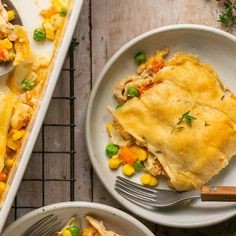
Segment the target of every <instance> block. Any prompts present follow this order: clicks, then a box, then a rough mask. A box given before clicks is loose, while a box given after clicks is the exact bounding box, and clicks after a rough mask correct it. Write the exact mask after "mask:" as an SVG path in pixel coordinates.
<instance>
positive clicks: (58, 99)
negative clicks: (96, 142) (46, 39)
mask: <svg viewBox="0 0 236 236" xmlns="http://www.w3.org/2000/svg"><path fill="white" fill-rule="evenodd" d="M77 44H78V42H77V41H76V39H73V40H72V43H71V45H70V49H69V52H68V63H67V65H64V67H63V69H62V72H61V73H62V74H63V79H64V80H65V81H66V82H64V83H66V84H67V88H66V89H67V90H69V92H68V91H67V93H68V94H67V95H65V96H64V95H63V96H57V95H56V96H53V97H52V103H53V102H55V103H57V110H58V108H59V109H60V106H61V104H62V103H63V102H66V104H67V107H66V109H64V110H66V111H65V112H67V113H68V115H67V117H66V118H65V119H64V120H63V121H60V123H58V122H57V121H52V122H51V121H50V123H47V121H45V122H44V123H43V125H42V128H41V133H40V135H39V140H38V141H39V142H40V143H41V145H40V148H38V147H35V150H34V151H33V154H32V157H31V159H34V158H36V157H35V156H37V158H40V163H41V167H40V168H39V169H38V170H37V166H34V167H33V168H34V170H35V172H37V171H39V172H40V177H37V178H34V177H27V176H25V177H24V178H23V181H22V184H21V185H25V186H26V187H25V188H24V190H23V191H22V190H21V188H20V189H19V192H18V194H17V196H16V198H15V202H14V204H13V206H12V210H11V213H10V217H9V218H10V220H9V219H8V223H11V222H12V221H14V220H16V219H17V218H19V217H20V216H21V215H23V214H25V213H27V212H28V211H31V210H34V209H36V208H39V207H42V206H45V205H47V204H48V202H47V201H46V200H47V199H46V197H45V192H46V190H47V191H48V185H47V184H48V183H52V184H54V185H55V183H56V182H60V183H62V185H60V186H63V184H66V185H67V190H68V189H69V190H68V191H67V192H66V191H65V192H66V193H65V194H67V199H66V200H69V201H73V200H74V198H75V196H74V194H75V176H74V175H75V173H74V172H75V153H76V151H75V99H76V98H75V95H74V83H75V69H74V52H75V48H76V46H77ZM60 79H61V78H60ZM58 83H59V84H60V83H61V81H60V80H59V81H58ZM63 86H64V85H63ZM63 86H62V88H63ZM63 90H64V88H63ZM49 112H51V111H50V109H49V111H48V113H49ZM49 128H55V129H57V130H58V129H60V128H63V129H66V131H64V132H67V131H68V132H69V134H68V137H69V141H68V147H64V146H65V145H64V146H63V140H62V141H61V143H60V142H59V143H58V142H57V143H56V144H57V147H58V148H57V150H54V149H55V148H54V147H53V146H50V149H48V148H46V145H47V141H46V140H47V139H48V138H47V134H46V131H47V130H48V129H49ZM55 138H56V137H55ZM40 139H41V140H40ZM36 146H37V145H36ZM64 148H66V149H67V150H66V149H64ZM58 149H59V150H58ZM60 149H61V150H60ZM52 155H54V156H56V157H57V156H58V158H57V159H58V160H59V161H62V160H63V158H68V165H67V167H69V170H68V171H67V172H68V176H62V177H58V178H54V177H51V178H50V177H47V176H46V174H45V173H46V171H45V166H46V165H45V162H46V161H47V159H50V156H52ZM31 161H32V160H31ZM31 161H30V162H31ZM59 165H61V166H62V168H64V166H63V165H64V163H61V164H60V163H59ZM28 168H29V167H28ZM31 183H37V188H39V190H37V191H36V192H37V194H36V195H37V198H38V199H40V200H39V201H38V202H37V203H36V204H32V201H31V200H32V198H34V197H35V193H34V194H32V190H31V189H30V188H31V187H30V186H31ZM27 186H28V187H27ZM62 188H63V187H62ZM27 191H28V193H29V197H28V199H30V200H28V201H27V197H26V199H25V200H24V201H23V204H22V197H21V196H19V195H21V192H24V196H25V195H26V194H27ZM39 195H40V196H39ZM22 212H23V213H22Z"/></svg>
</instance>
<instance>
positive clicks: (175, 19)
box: [7, 0, 236, 236]
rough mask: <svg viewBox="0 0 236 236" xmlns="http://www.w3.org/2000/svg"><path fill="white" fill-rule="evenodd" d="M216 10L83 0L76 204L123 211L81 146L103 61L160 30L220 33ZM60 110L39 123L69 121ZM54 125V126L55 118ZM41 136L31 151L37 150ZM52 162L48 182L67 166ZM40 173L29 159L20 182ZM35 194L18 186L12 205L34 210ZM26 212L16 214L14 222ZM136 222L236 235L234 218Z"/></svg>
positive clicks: (178, 3) (162, 0)
mask: <svg viewBox="0 0 236 236" xmlns="http://www.w3.org/2000/svg"><path fill="white" fill-rule="evenodd" d="M221 9H222V7H221V6H220V5H219V3H218V2H216V1H215V0H85V2H84V5H83V9H82V13H81V16H80V18H79V21H78V25H77V28H76V32H75V37H77V39H78V40H79V45H78V47H77V49H76V58H75V62H76V72H75V73H76V81H75V86H76V88H75V93H76V102H75V108H76V112H75V114H76V117H75V123H76V125H77V126H76V133H75V143H76V156H75V160H76V165H75V166H76V170H75V178H76V182H75V187H76V188H75V199H76V200H82V201H93V202H99V203H105V204H107V205H111V206H114V207H117V208H120V209H123V208H122V207H121V206H120V205H119V204H118V203H117V202H116V201H115V200H114V199H113V198H112V197H111V195H110V194H109V193H108V192H107V191H106V190H105V189H104V187H103V185H102V184H101V182H100V180H99V179H98V177H97V176H96V174H95V173H94V171H93V170H92V167H91V164H90V162H89V158H88V154H87V150H86V145H85V130H84V121H85V112H86V106H87V101H88V97H89V94H90V91H91V89H92V87H93V84H94V81H95V80H96V78H97V76H98V74H99V72H100V71H101V69H102V67H103V66H104V64H105V63H106V62H107V60H108V59H109V58H110V57H111V56H112V55H113V54H114V53H115V52H116V51H117V50H118V49H119V48H120V47H121V46H122V45H124V44H125V43H126V42H128V41H129V40H130V39H133V38H134V37H135V36H137V35H139V34H142V33H144V32H146V31H149V30H151V29H155V28H158V27H160V26H164V25H169V24H181V23H194V24H203V25H208V26H213V27H216V28H222V29H224V28H223V27H222V26H221V24H220V23H219V22H217V17H218V14H219V12H220V10H221ZM232 33H235V32H232ZM66 63H68V62H66ZM67 89H68V86H67V84H66V82H65V79H64V78H63V75H62V78H61V79H60V81H59V83H58V86H57V88H56V91H55V94H60V95H61V94H62V93H64V92H65V91H66V90H67ZM65 93H66V92H65ZM63 108H64V109H68V108H66V105H63V106H61V105H60V106H58V105H55V104H51V105H50V112H48V114H47V116H46V119H45V122H50V120H51V119H52V118H53V117H54V118H55V114H56V113H57V112H59V113H60V117H61V116H62V117H63V118H64V119H66V120H69V116H68V114H67V113H68V112H61V111H63V110H62V109H63ZM57 119H58V120H60V119H61V118H57ZM47 132H48V133H47V134H46V143H47V145H48V146H51V145H53V146H54V147H55V146H56V147H57V148H58V149H60V148H64V146H66V145H67V144H68V136H69V134H68V133H66V131H58V129H55V128H54V129H53V130H49V131H47ZM41 135H42V134H41ZM41 135H40V137H39V139H38V142H37V144H36V147H35V149H37V147H39V146H40V145H41ZM63 145H64V146H63ZM34 155H36V154H34ZM58 158H59V157H58V156H55V157H50V159H49V158H48V159H46V160H47V161H46V162H45V165H46V167H45V172H46V173H45V175H47V176H53V177H54V178H56V176H66V175H68V171H67V170H66V168H67V167H68V162H67V161H66V160H65V161H64V164H63V165H61V164H60V163H59V162H58V161H57V160H58ZM60 158H63V157H60ZM64 159H65V158H64ZM40 168H42V167H40V164H39V161H38V160H37V157H35V156H34V157H32V159H31V161H30V164H29V167H28V169H27V171H26V176H27V177H28V178H37V173H38V172H39V169H40ZM67 189H68V188H67V187H63V186H61V185H60V183H58V184H57V185H56V184H54V185H48V186H47V190H48V191H47V193H46V194H45V196H44V197H45V201H44V203H45V204H50V203H55V202H60V201H67V200H69V198H68V196H66V194H65V192H66V190H67ZM40 191H41V189H40V186H39V185H37V183H34V184H32V183H28V184H22V185H21V187H20V190H19V193H18V204H22V205H24V204H29V203H30V204H31V205H33V206H36V207H37V206H38V202H40V201H41V199H39V198H40V197H39V196H40V194H39V193H40ZM30 210H31V209H22V210H21V211H20V212H19V213H18V216H20V215H23V214H25V213H26V212H27V211H30ZM123 210H124V209H123ZM13 220H14V219H13V212H11V214H10V216H9V219H8V223H7V224H9V223H10V222H12V221H13ZM140 220H141V221H142V222H144V223H145V224H146V225H147V226H148V227H149V228H150V229H151V230H152V231H153V232H155V233H156V235H159V236H164V235H165V236H167V235H170V236H175V235H176V236H177V235H178V236H185V235H190V236H195V235H196V236H200V235H223V236H228V235H236V227H235V224H236V218H233V219H230V220H228V221H226V222H224V223H221V224H218V225H215V226H211V227H207V228H200V229H174V228H170V227H165V226H160V225H154V224H152V223H150V222H147V221H145V220H142V219H140Z"/></svg>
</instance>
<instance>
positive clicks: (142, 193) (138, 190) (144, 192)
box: [115, 181, 156, 198]
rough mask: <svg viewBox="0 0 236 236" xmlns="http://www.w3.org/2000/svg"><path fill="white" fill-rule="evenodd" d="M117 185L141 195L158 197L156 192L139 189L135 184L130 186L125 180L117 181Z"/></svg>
mask: <svg viewBox="0 0 236 236" xmlns="http://www.w3.org/2000/svg"><path fill="white" fill-rule="evenodd" d="M115 187H118V188H123V189H126V190H127V191H129V192H132V193H134V194H139V195H141V196H143V197H149V198H155V197H156V194H154V193H147V192H146V191H144V190H142V189H138V188H136V187H135V186H133V187H132V188H130V186H129V185H127V184H126V183H125V182H119V181H116V183H115Z"/></svg>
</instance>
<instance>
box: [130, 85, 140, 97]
mask: <svg viewBox="0 0 236 236" xmlns="http://www.w3.org/2000/svg"><path fill="white" fill-rule="evenodd" d="M127 93H128V96H129V97H132V98H133V97H138V95H139V92H138V89H137V88H136V87H129V88H128V90H127Z"/></svg>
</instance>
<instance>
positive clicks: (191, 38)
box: [86, 25, 236, 228]
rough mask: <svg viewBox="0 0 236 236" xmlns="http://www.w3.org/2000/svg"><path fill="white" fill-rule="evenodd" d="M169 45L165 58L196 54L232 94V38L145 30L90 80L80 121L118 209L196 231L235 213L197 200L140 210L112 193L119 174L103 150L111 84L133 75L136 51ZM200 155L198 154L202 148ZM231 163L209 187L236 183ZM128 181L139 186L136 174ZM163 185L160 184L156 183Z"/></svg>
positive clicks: (232, 207)
mask: <svg viewBox="0 0 236 236" xmlns="http://www.w3.org/2000/svg"><path fill="white" fill-rule="evenodd" d="M164 47H169V48H170V50H171V53H170V56H173V54H174V53H175V52H176V51H184V52H188V53H192V54H197V55H199V57H200V60H201V61H202V62H205V63H209V64H211V65H212V66H213V68H214V69H215V70H216V72H217V73H218V74H219V76H220V78H221V80H222V81H223V83H224V84H225V85H227V86H229V87H230V88H231V90H232V91H234V92H236V64H235V62H236V38H235V37H234V36H232V35H231V34H228V33H225V32H223V31H220V30H217V29H214V28H210V27H206V26H200V25H173V26H167V27H162V28H159V29H156V30H153V31H150V32H147V33H145V34H143V35H141V36H139V37H137V38H135V39H133V40H131V41H130V42H128V43H127V44H126V45H125V46H123V47H122V48H121V49H120V50H119V51H118V52H117V53H116V54H115V55H114V56H113V57H112V58H111V59H110V60H109V62H108V63H107V64H106V66H105V67H104V69H103V70H102V72H101V74H100V76H99V77H98V79H97V80H96V83H95V85H94V88H93V91H92V93H91V97H90V100H89V104H88V110H87V117H86V142H87V146H88V150H89V155H90V160H91V162H92V164H93V167H94V169H95V170H96V172H97V175H98V176H99V177H100V179H101V181H102V182H103V184H104V185H105V187H106V188H107V190H108V191H109V192H110V193H111V194H112V195H113V197H115V198H116V199H117V200H118V201H119V202H120V203H121V204H122V205H123V206H124V207H126V208H127V209H129V210H130V211H132V212H134V213H135V214H137V215H139V216H141V217H143V218H145V219H147V220H150V221H153V222H155V223H159V224H163V225H168V226H174V227H186V228H187V227H200V226H207V225H211V224H215V223H218V222H221V221H223V220H226V219H228V218H230V217H232V216H234V215H235V214H236V203H209V202H208V203H207V202H205V203H203V202H201V201H200V200H197V201H194V202H192V203H191V204H190V205H188V206H179V207H171V208H168V209H155V208H144V207H141V206H138V205H136V204H134V203H132V202H130V201H127V200H126V199H124V198H123V197H121V196H120V195H118V194H117V193H116V192H115V191H114V183H115V177H116V176H117V175H119V174H120V172H119V171H118V172H116V171H111V170H110V169H109V168H108V167H107V164H108V160H107V159H108V158H107V157H106V155H105V152H104V150H105V146H106V145H107V144H108V142H109V141H108V136H107V132H106V128H105V125H106V123H107V122H108V121H110V120H111V118H112V117H111V115H110V114H109V113H108V112H107V111H106V106H107V105H112V106H113V107H115V106H116V104H117V103H116V101H115V99H114V98H113V96H112V90H113V88H114V85H115V84H116V82H117V81H119V80H120V79H122V78H124V76H126V75H129V74H134V73H135V69H136V65H135V62H134V55H135V53H137V52H138V51H140V50H141V51H143V52H145V53H146V54H147V55H148V56H150V55H153V54H154V53H155V51H156V50H157V49H162V48H164ZM202 154H203V155H204V150H202ZM235 168H236V159H234V160H232V161H231V163H230V165H229V166H228V167H227V168H225V170H223V171H222V172H221V174H220V175H218V176H216V177H215V178H214V179H213V180H212V181H211V183H214V184H218V185H235V184H236V171H235ZM132 180H134V181H137V182H139V180H138V176H137V175H136V176H135V177H132ZM160 186H162V187H164V186H165V185H164V184H163V185H160Z"/></svg>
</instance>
